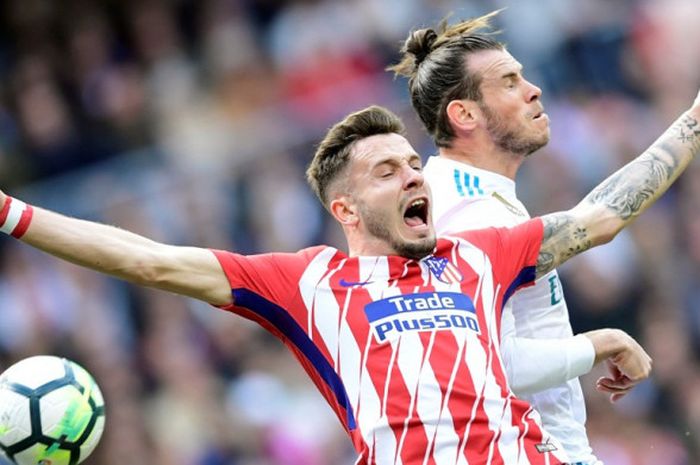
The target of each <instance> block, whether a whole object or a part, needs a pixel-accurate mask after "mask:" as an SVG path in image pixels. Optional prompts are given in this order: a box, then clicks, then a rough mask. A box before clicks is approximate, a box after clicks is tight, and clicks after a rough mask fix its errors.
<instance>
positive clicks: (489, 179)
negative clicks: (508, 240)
mask: <svg viewBox="0 0 700 465" xmlns="http://www.w3.org/2000/svg"><path fill="white" fill-rule="evenodd" d="M425 167H426V169H439V170H441V171H450V172H454V171H455V170H457V172H458V175H461V177H462V178H463V179H462V182H465V180H464V174H467V175H469V182H470V183H472V185H478V187H479V189H481V190H482V191H483V192H484V193H485V194H491V193H493V192H497V193H498V194H500V195H502V196H504V197H508V198H517V196H516V194H515V181H513V180H512V179H510V178H508V177H506V176H503V175H501V174H498V173H494V172H493V171H487V170H483V169H481V168H477V167H475V166H473V165H470V164H468V163H465V162H460V161H456V160H452V159H451V158H445V157H441V156H439V155H433V156H431V157H430V158H428V162H427V163H426V165H425Z"/></svg>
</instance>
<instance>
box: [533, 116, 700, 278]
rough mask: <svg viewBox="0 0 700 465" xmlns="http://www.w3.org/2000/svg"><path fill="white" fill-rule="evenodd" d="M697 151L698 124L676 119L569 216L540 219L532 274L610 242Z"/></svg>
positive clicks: (699, 140)
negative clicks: (540, 234)
mask: <svg viewBox="0 0 700 465" xmlns="http://www.w3.org/2000/svg"><path fill="white" fill-rule="evenodd" d="M698 153H700V124H698V121H697V119H695V118H694V117H693V116H691V115H690V114H688V113H686V114H685V115H683V116H682V117H681V118H679V119H678V120H677V121H676V122H675V123H674V124H673V125H672V126H671V127H670V128H669V129H668V130H667V131H666V132H665V133H664V134H663V135H662V136H661V137H660V138H659V139H658V140H657V141H656V142H655V143H654V145H652V146H651V147H650V148H649V149H648V150H646V151H645V152H644V153H642V154H641V155H640V156H639V157H637V158H636V159H634V160H633V161H631V162H630V163H628V164H627V165H626V166H624V167H623V168H622V169H620V170H619V171H617V172H616V173H614V174H613V175H612V176H610V177H609V178H607V179H606V180H605V181H603V182H602V183H601V184H600V185H598V187H596V188H595V189H593V190H592V191H591V193H590V194H588V195H587V196H586V198H585V199H584V200H583V201H582V202H581V204H579V207H577V209H575V210H570V211H569V212H560V213H554V214H551V215H546V216H544V217H542V221H543V224H544V236H543V239H542V246H541V248H540V254H539V257H538V259H537V268H536V270H537V275H538V276H542V275H543V274H545V273H547V272H549V271H550V270H552V269H553V268H554V267H555V266H557V265H558V264H560V263H562V262H564V261H566V260H568V259H569V258H571V257H573V256H574V255H577V254H579V253H581V252H584V251H586V250H588V249H589V248H591V247H592V246H593V245H594V244H595V245H597V244H600V243H603V242H606V241H609V240H610V239H612V238H613V237H614V236H615V234H617V232H619V231H620V229H622V228H623V227H625V226H626V225H627V224H628V223H629V222H631V221H632V220H633V219H634V218H636V217H637V216H638V215H639V214H640V213H641V212H642V211H644V210H645V209H646V208H648V207H649V206H650V205H651V204H652V203H654V201H656V199H658V198H659V197H660V196H661V195H662V194H663V193H664V192H666V190H667V189H668V188H669V187H670V186H671V184H672V183H673V181H674V180H675V179H676V178H677V177H678V176H679V175H680V174H681V173H682V172H683V170H684V169H685V167H686V166H688V164H689V163H690V161H691V160H692V159H693V157H695V155H697V154H698Z"/></svg>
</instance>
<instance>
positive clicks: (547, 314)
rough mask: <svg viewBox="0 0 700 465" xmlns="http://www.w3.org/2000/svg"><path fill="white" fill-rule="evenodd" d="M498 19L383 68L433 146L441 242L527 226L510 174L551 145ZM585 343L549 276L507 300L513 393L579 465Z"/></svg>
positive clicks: (413, 40)
mask: <svg viewBox="0 0 700 465" xmlns="http://www.w3.org/2000/svg"><path fill="white" fill-rule="evenodd" d="M497 13H498V12H494V13H490V14H488V15H486V16H483V17H480V18H475V19H471V20H468V21H464V22H461V23H458V24H455V25H453V26H450V27H448V26H447V24H446V23H444V22H443V23H442V24H441V25H440V26H439V27H438V28H436V29H421V30H417V31H415V32H413V33H411V34H410V35H409V37H408V39H407V40H406V42H405V44H404V46H403V48H402V54H403V56H402V60H401V62H400V63H399V64H397V65H395V66H392V67H390V68H389V69H391V70H394V71H395V72H396V73H397V74H399V75H404V76H407V77H408V78H409V81H408V82H409V93H410V96H411V103H412V106H413V108H414V109H415V111H416V112H417V114H418V116H419V117H420V119H421V121H422V122H423V125H424V126H425V128H426V129H427V131H428V133H429V134H430V135H431V136H432V138H433V141H434V142H435V144H436V145H437V147H438V156H433V157H430V158H429V160H428V162H427V164H426V167H425V173H424V175H425V177H426V180H427V181H428V182H429V184H430V185H431V186H432V187H433V216H434V221H435V227H436V230H437V232H438V233H439V234H447V233H451V232H455V231H463V230H467V229H477V228H484V227H488V226H514V225H517V224H520V223H523V222H525V221H527V220H528V219H529V218H530V215H529V214H528V212H527V209H526V208H525V207H524V206H523V204H522V203H521V202H520V200H519V199H518V198H517V196H516V191H515V176H516V174H517V171H518V168H519V167H520V166H521V164H522V163H523V161H524V160H525V158H526V157H527V156H528V155H530V154H531V153H533V152H535V151H536V150H538V149H539V148H541V147H542V146H544V145H545V144H546V143H547V142H548V140H549V120H548V117H547V114H546V113H544V109H543V106H542V103H541V101H540V96H541V93H542V92H541V90H540V89H539V88H538V87H537V86H535V85H534V84H532V83H530V82H528V81H527V80H526V79H525V78H524V77H523V74H522V66H521V64H520V63H518V61H517V60H515V58H513V56H511V55H510V54H509V53H508V51H507V49H506V46H505V44H503V43H500V42H498V41H496V40H495V39H494V37H493V34H492V33H491V31H490V27H489V21H490V19H491V18H492V17H493V16H494V15H495V14H497ZM586 336H589V337H590V336H595V335H591V334H587V335H586ZM589 337H584V336H583V335H579V336H577V337H573V332H572V329H571V325H570V323H569V314H568V310H567V307H566V301H565V300H564V294H563V291H562V287H561V282H560V281H559V276H558V275H557V272H556V270H554V269H552V270H551V271H550V272H549V273H547V274H544V275H543V276H541V277H540V278H539V279H538V280H537V282H536V283H535V285H534V286H532V287H529V288H527V289H523V290H521V291H519V292H517V293H516V294H515V295H513V297H512V298H511V299H510V301H509V304H508V306H507V307H506V308H505V309H504V312H503V316H502V320H501V352H502V355H503V361H504V364H505V367H506V371H507V374H508V376H507V377H508V381H509V383H510V387H511V389H512V390H513V392H514V393H515V394H516V395H517V396H518V397H521V398H523V399H525V400H527V401H529V402H530V403H531V404H532V405H533V407H535V408H536V409H537V411H538V412H539V413H540V415H541V416H542V421H543V424H544V426H545V428H546V429H547V431H548V432H550V433H551V434H553V435H554V436H555V437H557V438H559V440H560V441H561V443H562V445H563V447H564V448H565V450H566V451H567V453H568V454H569V457H570V458H571V460H572V461H573V462H576V463H581V464H594V463H600V462H599V461H597V459H596V457H595V456H594V455H593V452H592V450H591V447H590V445H589V442H588V437H587V435H586V429H585V421H586V409H585V404H584V398H583V393H582V391H581V385H580V383H579V380H578V376H580V375H582V374H585V373H587V372H588V371H589V370H590V369H591V367H592V366H593V361H594V355H593V352H594V351H593V348H592V344H591V341H590V340H589ZM554 339H556V340H554ZM542 360H546V361H547V362H546V363H544V364H543V363H542ZM611 380H615V383H611ZM633 385H634V382H633V381H631V380H627V379H624V378H623V377H621V376H620V375H619V374H617V373H614V374H613V376H612V378H610V379H609V378H604V379H602V380H599V382H598V388H599V389H601V390H606V391H608V392H612V394H611V398H612V399H613V400H616V399H618V398H619V397H621V396H623V395H624V394H625V392H626V389H627V390H628V389H631V387H632V386H633Z"/></svg>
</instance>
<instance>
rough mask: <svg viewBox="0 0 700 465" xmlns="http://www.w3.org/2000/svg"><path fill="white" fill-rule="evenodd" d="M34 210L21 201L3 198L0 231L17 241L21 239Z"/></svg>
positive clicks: (0, 210)
mask: <svg viewBox="0 0 700 465" xmlns="http://www.w3.org/2000/svg"><path fill="white" fill-rule="evenodd" d="M33 214H34V209H33V208H32V206H31V205H27V204H26V203H24V202H22V201H21V200H17V199H15V198H12V197H10V196H9V195H8V196H5V202H4V203H3V205H2V207H1V208H0V231H2V232H4V233H5V234H9V235H11V236H12V237H15V238H17V239H19V238H21V237H22V236H23V235H24V233H25V232H27V228H29V223H31V221H32V215H33Z"/></svg>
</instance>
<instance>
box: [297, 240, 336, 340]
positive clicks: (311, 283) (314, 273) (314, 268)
mask: <svg viewBox="0 0 700 465" xmlns="http://www.w3.org/2000/svg"><path fill="white" fill-rule="evenodd" d="M336 252H337V250H336V249H334V248H333V247H327V248H325V249H323V250H322V251H321V252H319V253H318V255H316V256H315V257H314V259H313V260H312V261H311V263H309V266H307V267H306V269H305V270H304V274H302V275H301V278H300V279H299V294H300V295H301V299H302V300H303V301H304V306H305V307H306V311H307V327H306V334H308V335H309V338H311V337H312V335H313V331H312V321H313V312H314V296H315V295H316V287H317V286H318V283H319V282H320V281H321V278H323V276H324V275H325V274H326V273H327V272H328V263H330V261H331V259H332V258H333V257H334V256H335V254H336ZM343 262H344V261H343Z"/></svg>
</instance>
